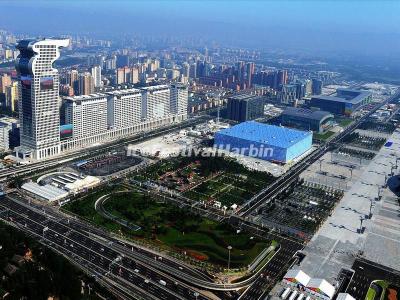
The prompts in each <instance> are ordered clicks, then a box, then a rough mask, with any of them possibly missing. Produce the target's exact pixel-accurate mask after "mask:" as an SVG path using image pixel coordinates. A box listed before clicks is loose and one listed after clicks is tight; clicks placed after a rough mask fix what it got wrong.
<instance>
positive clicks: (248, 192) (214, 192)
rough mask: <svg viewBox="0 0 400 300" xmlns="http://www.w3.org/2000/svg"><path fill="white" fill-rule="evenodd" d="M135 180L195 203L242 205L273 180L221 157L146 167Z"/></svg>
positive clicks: (185, 159) (172, 161)
mask: <svg viewBox="0 0 400 300" xmlns="http://www.w3.org/2000/svg"><path fill="white" fill-rule="evenodd" d="M134 178H135V179H136V180H140V181H147V180H150V181H153V182H155V183H157V184H159V185H162V186H165V187H167V188H169V189H174V190H176V191H179V192H182V193H183V194H184V195H185V196H186V197H189V198H191V199H193V200H197V201H218V202H221V204H222V205H226V206H228V207H229V206H231V205H232V204H234V203H235V204H238V205H240V204H242V203H243V202H245V201H246V200H247V199H250V198H251V197H252V196H253V195H255V194H256V193H257V192H258V191H260V190H261V189H262V188H264V187H266V186H267V185H269V184H270V183H272V182H273V181H274V180H275V179H274V178H273V177H272V176H271V175H269V174H267V173H265V172H258V171H253V170H249V169H247V168H246V167H244V166H243V165H241V164H239V163H237V162H236V161H235V160H234V159H231V158H224V157H203V156H202V155H199V156H196V157H193V156H192V157H176V158H170V159H167V160H162V161H159V162H157V163H156V164H154V165H152V166H150V167H148V168H147V169H146V170H145V171H144V172H142V173H141V174H138V175H135V177H134Z"/></svg>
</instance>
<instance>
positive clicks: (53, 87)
mask: <svg viewBox="0 0 400 300" xmlns="http://www.w3.org/2000/svg"><path fill="white" fill-rule="evenodd" d="M68 44H69V39H60V40H55V39H54V40H53V39H42V40H22V41H20V42H19V43H18V45H17V49H18V50H19V51H20V55H19V56H18V58H17V60H16V69H17V74H18V80H19V81H20V105H19V108H20V111H19V114H20V126H21V128H20V144H21V146H20V147H19V148H18V149H17V151H16V152H17V155H20V154H22V157H23V158H26V157H27V156H28V157H31V158H33V159H38V160H40V159H45V158H47V157H51V156H54V155H57V154H59V153H60V111H59V106H60V105H59V103H60V100H59V75H58V70H57V69H54V68H53V62H54V61H55V60H56V59H57V58H58V57H59V56H60V51H59V49H60V48H62V47H67V46H68Z"/></svg>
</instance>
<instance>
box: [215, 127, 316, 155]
mask: <svg viewBox="0 0 400 300" xmlns="http://www.w3.org/2000/svg"><path fill="white" fill-rule="evenodd" d="M311 145H312V132H311V131H300V130H295V129H289V128H286V127H281V126H274V125H268V124H262V123H257V122H254V121H249V122H243V123H240V124H238V125H235V126H233V127H231V128H227V129H223V130H220V131H218V132H217V133H216V134H215V137H214V147H216V148H219V149H223V150H227V151H230V152H234V153H237V154H242V155H246V156H251V157H256V158H260V159H263V160H269V161H274V162H280V163H288V162H290V161H292V160H293V159H295V158H296V157H299V156H300V155H302V154H303V153H305V152H306V151H308V150H309V149H310V148H311Z"/></svg>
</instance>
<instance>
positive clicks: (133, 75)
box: [131, 67, 139, 84]
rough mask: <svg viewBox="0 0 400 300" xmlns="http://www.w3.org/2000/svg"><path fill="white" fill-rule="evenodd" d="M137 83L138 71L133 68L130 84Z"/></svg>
mask: <svg viewBox="0 0 400 300" xmlns="http://www.w3.org/2000/svg"><path fill="white" fill-rule="evenodd" d="M138 82H139V69H138V68H136V67H133V68H132V69H131V83H133V84H136V83H138Z"/></svg>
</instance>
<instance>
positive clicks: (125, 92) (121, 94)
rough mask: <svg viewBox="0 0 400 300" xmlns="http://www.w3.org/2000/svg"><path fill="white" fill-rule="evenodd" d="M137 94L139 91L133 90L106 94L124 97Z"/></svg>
mask: <svg viewBox="0 0 400 300" xmlns="http://www.w3.org/2000/svg"><path fill="white" fill-rule="evenodd" d="M138 93H141V90H139V89H134V88H131V89H125V90H115V91H110V92H106V94H107V95H118V96H124V95H130V94H138Z"/></svg>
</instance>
